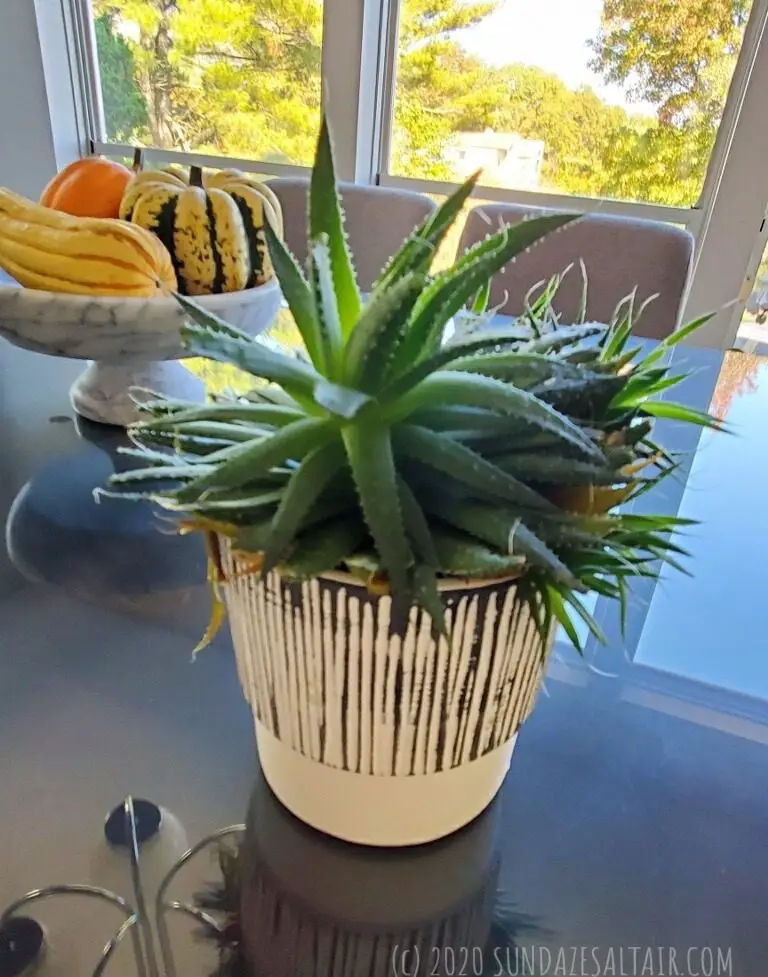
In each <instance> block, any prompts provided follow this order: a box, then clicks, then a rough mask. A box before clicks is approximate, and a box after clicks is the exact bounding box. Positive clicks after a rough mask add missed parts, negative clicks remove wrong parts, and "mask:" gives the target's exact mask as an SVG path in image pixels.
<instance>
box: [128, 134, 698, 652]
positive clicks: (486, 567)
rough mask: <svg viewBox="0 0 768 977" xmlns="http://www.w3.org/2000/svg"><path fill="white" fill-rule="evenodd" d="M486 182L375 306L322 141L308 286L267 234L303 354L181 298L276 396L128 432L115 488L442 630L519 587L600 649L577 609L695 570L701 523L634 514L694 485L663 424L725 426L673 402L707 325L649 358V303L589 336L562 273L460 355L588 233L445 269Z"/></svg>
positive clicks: (464, 191)
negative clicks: (448, 241) (495, 298)
mask: <svg viewBox="0 0 768 977" xmlns="http://www.w3.org/2000/svg"><path fill="white" fill-rule="evenodd" d="M476 179H477V176H475V177H472V178H471V179H469V180H468V181H467V182H466V183H465V184H464V185H463V186H462V187H461V188H460V189H459V190H458V191H457V192H456V193H455V194H453V196H451V197H450V198H448V199H447V200H446V201H445V203H443V204H442V206H440V207H439V208H438V209H437V210H436V212H435V213H434V214H433V215H432V216H430V217H429V218H427V220H425V221H424V223H423V224H422V225H421V226H420V227H419V228H418V229H416V230H415V232H414V233H413V234H412V235H411V236H410V237H409V238H408V239H407V240H406V241H405V242H404V244H403V246H402V247H401V248H400V250H399V251H398V252H397V254H395V255H394V256H393V257H392V258H391V260H390V261H389V263H388V264H387V266H386V267H385V268H384V269H383V270H382V272H381V275H380V277H379V279H378V281H377V282H376V284H375V285H374V287H373V290H372V293H371V294H370V295H369V296H368V297H367V298H363V297H362V296H361V294H360V290H359V288H358V285H357V282H356V278H355V273H354V268H353V263H352V259H351V256H350V253H349V248H348V243H347V240H346V237H345V234H344V221H343V214H342V210H341V208H340V203H339V197H338V194H337V190H336V180H335V175H334V164H333V154H332V149H331V141H330V137H329V132H328V128H327V126H326V125H325V124H323V126H322V129H321V133H320V138H319V141H318V147H317V154H316V158H315V163H314V168H313V172H312V179H311V188H310V197H309V245H310V246H309V259H308V266H307V269H306V271H304V270H303V269H301V268H300V267H299V265H298V263H297V262H296V260H295V259H294V258H293V256H292V255H291V254H290V253H289V252H288V250H287V249H286V247H285V245H284V244H283V242H282V241H281V240H280V238H279V237H278V236H277V235H276V234H275V233H274V232H273V231H272V229H271V228H267V241H268V246H269V250H270V254H271V257H272V262H273V265H274V269H275V274H276V275H277V278H278V280H279V282H280V286H281V288H282V292H283V295H284V297H285V299H286V301H287V303H288V306H289V307H290V310H291V313H292V315H293V318H294V319H295V322H296V326H297V327H298V330H299V332H300V334H301V338H302V341H303V347H304V349H303V352H302V355H299V356H296V355H292V354H291V353H290V352H287V351H282V350H280V349H279V348H275V344H270V343H267V342H265V341H263V340H259V339H252V338H250V337H249V336H248V335H247V334H246V333H244V332H241V331H240V330H238V329H235V328H233V327H232V326H230V325H227V324H226V323H225V322H223V321H221V320H220V319H218V318H216V317H215V316H213V315H211V314H210V313H208V312H206V311H204V310H203V309H202V308H200V307H199V306H197V305H195V304H194V302H192V301H191V300H189V299H186V298H182V297H179V301H180V302H181V304H182V305H183V306H184V308H185V310H186V311H187V312H188V314H189V319H190V322H189V324H188V325H187V326H185V327H184V329H183V339H184V343H185V346H186V348H187V350H188V351H189V352H190V353H191V354H193V355H196V356H203V357H208V358H210V359H212V360H216V361H219V362H223V363H228V364H233V365H235V366H237V367H239V368H240V369H241V370H244V371H246V372H247V373H249V374H251V375H252V376H253V377H254V378H258V382H259V383H260V385H258V386H255V387H254V389H253V391H252V392H251V393H249V394H248V395H247V396H234V395H233V396H231V397H216V398H214V399H213V400H212V402H210V403H208V404H206V405H204V406H199V405H193V404H186V403H181V402H176V401H170V400H166V399H162V398H155V399H152V400H150V401H148V402H146V403H145V404H143V405H142V409H143V410H144V411H146V412H147V414H148V415H149V416H148V418H147V419H146V420H143V421H142V422H141V423H139V424H137V425H135V426H134V427H133V428H132V429H131V431H130V434H131V438H132V439H133V441H134V442H135V443H136V445H137V448H133V449H127V450H128V451H129V453H132V454H134V455H136V456H137V457H138V458H139V459H140V460H141V461H142V467H139V468H137V469H136V470H134V471H130V472H124V473H120V474H118V475H115V476H113V478H112V479H111V486H112V491H116V492H118V493H122V494H128V495H130V496H131V497H136V496H139V497H142V498H150V499H152V500H153V501H155V502H157V503H159V504H160V505H162V506H164V507H165V508H167V509H171V510H174V511H177V512H180V513H183V514H185V516H186V517H187V519H188V521H191V524H192V525H193V526H196V527H197V528H200V529H202V530H205V531H211V530H215V531H217V532H220V533H224V534H226V535H229V536H230V537H231V539H232V544H233V546H234V547H235V548H236V549H238V550H241V551H246V552H248V553H250V554H253V555H254V557H255V559H254V562H253V565H254V566H256V565H258V566H259V567H260V569H261V572H263V573H267V572H269V571H271V570H273V569H278V570H279V571H280V572H281V573H284V574H287V575H291V576H295V577H307V576H313V575H316V574H320V573H322V572H324V571H329V570H331V569H334V568H345V569H347V570H349V571H351V572H352V573H355V574H357V575H358V576H360V577H361V578H363V579H364V580H366V581H367V582H369V583H373V584H375V586H376V587H377V588H379V589H385V590H388V591H389V592H390V593H391V595H392V598H393V600H394V601H395V602H396V603H397V604H399V605H400V606H401V607H402V608H407V607H409V606H412V605H417V606H418V607H420V608H421V609H422V610H423V611H425V612H426V613H427V614H429V615H430V616H431V618H432V621H433V623H434V625H435V627H436V629H438V630H443V629H444V622H443V606H442V602H441V599H440V597H439V591H438V584H439V581H440V580H441V579H445V578H453V577H462V578H466V577H471V578H487V577H500V576H506V575H509V576H514V577H516V578H518V579H519V581H520V585H521V586H522V587H523V588H524V589H525V593H526V595H527V598H528V600H529V601H530V605H531V608H532V611H533V613H534V615H535V618H536V621H537V623H538V625H539V627H540V628H541V630H542V632H546V631H548V630H549V628H550V626H551V624H552V621H553V619H556V620H558V621H560V622H561V623H562V625H563V626H564V627H565V629H566V631H567V632H568V634H569V635H570V637H571V638H572V640H573V641H574V643H575V644H576V645H577V646H578V645H579V638H578V634H577V630H576V628H575V626H574V623H573V621H574V619H575V617H581V618H582V619H584V621H585V622H586V624H587V625H588V626H589V628H590V630H591V631H592V632H593V633H595V634H596V635H598V636H600V629H599V627H598V625H597V624H596V622H595V621H594V619H593V618H592V616H591V615H590V614H589V613H588V612H587V611H586V610H585V609H584V607H583V605H582V602H581V601H580V600H579V597H578V595H579V594H580V593H583V592H586V591H597V592H598V593H600V594H603V595H606V596H609V597H613V598H616V599H617V600H619V601H620V602H621V603H622V606H623V608H626V601H627V585H628V581H629V579H630V578H632V577H635V576H641V577H642V576H651V575H654V574H656V573H657V572H658V564H659V561H662V562H667V563H670V564H673V565H675V566H677V565H678V563H677V557H678V556H680V555H683V550H682V549H681V548H680V547H679V545H678V544H677V543H676V542H675V540H674V539H673V538H672V536H673V532H674V531H675V530H677V529H679V527H680V526H681V525H683V524H684V521H683V520H680V519H676V518H673V517H669V516H664V515H658V516H648V515H640V514H637V513H633V512H631V511H629V509H628V503H631V501H632V500H633V499H634V498H635V497H637V496H638V495H639V494H640V493H641V492H643V491H645V490H647V488H649V487H650V486H651V485H653V484H655V483H656V482H657V481H658V480H659V479H662V478H665V477H667V476H668V475H669V474H670V473H671V472H672V471H673V470H674V468H675V461H674V459H673V458H671V457H670V456H669V455H667V454H666V453H665V452H664V451H663V450H662V449H661V448H660V447H659V446H658V445H657V444H656V443H655V441H654V440H653V437H652V435H653V420H654V418H656V417H668V418H669V417H671V418H676V419H678V420H680V421H683V422H686V423H691V424H697V425H712V424H714V423H715V422H714V421H713V420H712V419H711V418H710V417H709V416H708V415H706V414H702V413H699V412H696V411H694V410H692V409H691V408H689V407H686V406H684V405H680V404H674V403H672V402H670V401H669V400H667V399H663V400H658V399H655V398H657V397H658V395H659V394H662V393H664V394H665V395H666V393H667V391H668V390H669V388H671V387H672V386H674V384H676V383H677V382H679V381H680V380H681V379H682V378H683V377H681V376H675V375H671V374H670V372H669V367H668V366H667V364H666V360H665V355H664V354H665V353H666V352H667V350H669V349H670V347H672V346H673V345H674V344H675V343H676V342H678V341H679V340H680V339H682V338H684V337H685V336H686V335H687V334H688V333H689V332H690V331H691V330H693V329H694V328H696V327H697V326H698V325H700V322H697V323H692V324H691V325H690V326H688V327H685V328H684V329H682V330H679V331H678V332H676V333H674V334H673V335H672V336H671V337H670V338H669V339H668V340H667V341H666V342H664V343H662V344H661V345H659V346H657V347H656V348H655V349H654V350H653V351H652V352H651V353H650V354H649V355H646V356H645V357H643V355H642V348H641V347H637V348H634V347H630V346H629V343H630V340H631V336H632V329H633V326H634V324H635V322H636V320H637V316H638V314H639V313H640V310H635V308H634V296H630V297H628V298H627V299H625V300H624V301H623V302H621V303H620V304H619V306H618V308H617V310H616V313H615V315H614V317H613V320H612V322H611V323H609V324H607V325H596V324H590V323H587V322H585V310H586V292H585V300H584V302H583V303H582V312H581V315H580V317H579V321H578V322H576V323H570V324H568V325H561V324H560V322H559V320H558V317H557V315H556V313H555V312H554V308H553V299H554V296H555V294H556V291H557V288H558V285H559V282H560V280H561V277H562V276H555V277H554V278H553V279H552V281H551V282H549V283H547V284H546V285H545V286H544V287H543V288H542V289H540V290H539V292H540V294H538V296H536V297H534V296H530V297H529V298H527V299H526V303H525V308H526V312H525V314H524V315H523V316H522V317H521V318H520V320H519V321H518V322H517V323H516V326H515V327H514V328H511V329H505V330H501V331H499V330H493V329H491V328H490V327H485V328H479V329H475V330H472V331H465V332H461V333H460V334H459V335H458V336H454V337H453V338H452V339H451V340H449V341H446V340H445V335H446V329H447V327H448V326H449V323H450V322H451V321H452V319H453V318H454V317H456V316H457V315H465V314H470V315H472V316H475V317H477V316H480V317H481V319H482V314H483V311H484V309H485V306H486V304H487V296H488V291H489V289H488V284H489V282H490V280H491V278H492V276H493V275H494V274H495V273H496V272H497V271H499V270H500V269H501V268H502V267H503V266H504V265H506V264H507V263H508V262H510V261H513V260H514V258H515V256H516V255H518V254H520V253H521V252H523V251H525V250H527V249H528V248H530V247H531V246H533V245H535V244H536V242H537V241H538V240H539V239H540V238H542V237H543V236H544V235H546V234H550V233H568V230H567V225H568V224H569V223H571V222H572V221H573V220H574V219H576V217H575V216H574V215H573V214H545V215H544V216H540V217H536V218H533V219H531V220H527V221H524V222H522V223H520V224H517V225H514V226H511V227H504V228H502V229H500V230H498V231H497V232H495V233H493V234H490V235H489V236H488V237H487V238H486V239H485V240H484V241H482V242H481V243H479V244H477V245H476V246H474V247H473V248H471V249H470V250H469V251H467V252H466V254H464V255H462V256H460V257H459V258H458V260H457V261H456V262H455V264H454V265H453V266H452V267H451V268H449V269H447V270H442V271H437V272H432V271H431V266H432V263H433V258H434V256H435V252H436V250H437V249H438V247H439V246H440V244H441V242H442V241H443V240H444V238H445V236H446V234H447V233H448V231H449V229H450V228H451V226H452V225H453V223H454V222H455V221H456V219H457V218H458V217H459V214H460V212H461V210H462V207H463V205H464V204H465V202H466V201H467V199H468V198H469V196H470V194H471V193H472V190H473V187H474V185H475V182H476ZM371 233H372V234H375V228H373V227H372V228H371ZM585 287H586V282H585ZM465 310H471V312H469V313H466V312H465ZM619 506H621V508H619Z"/></svg>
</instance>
